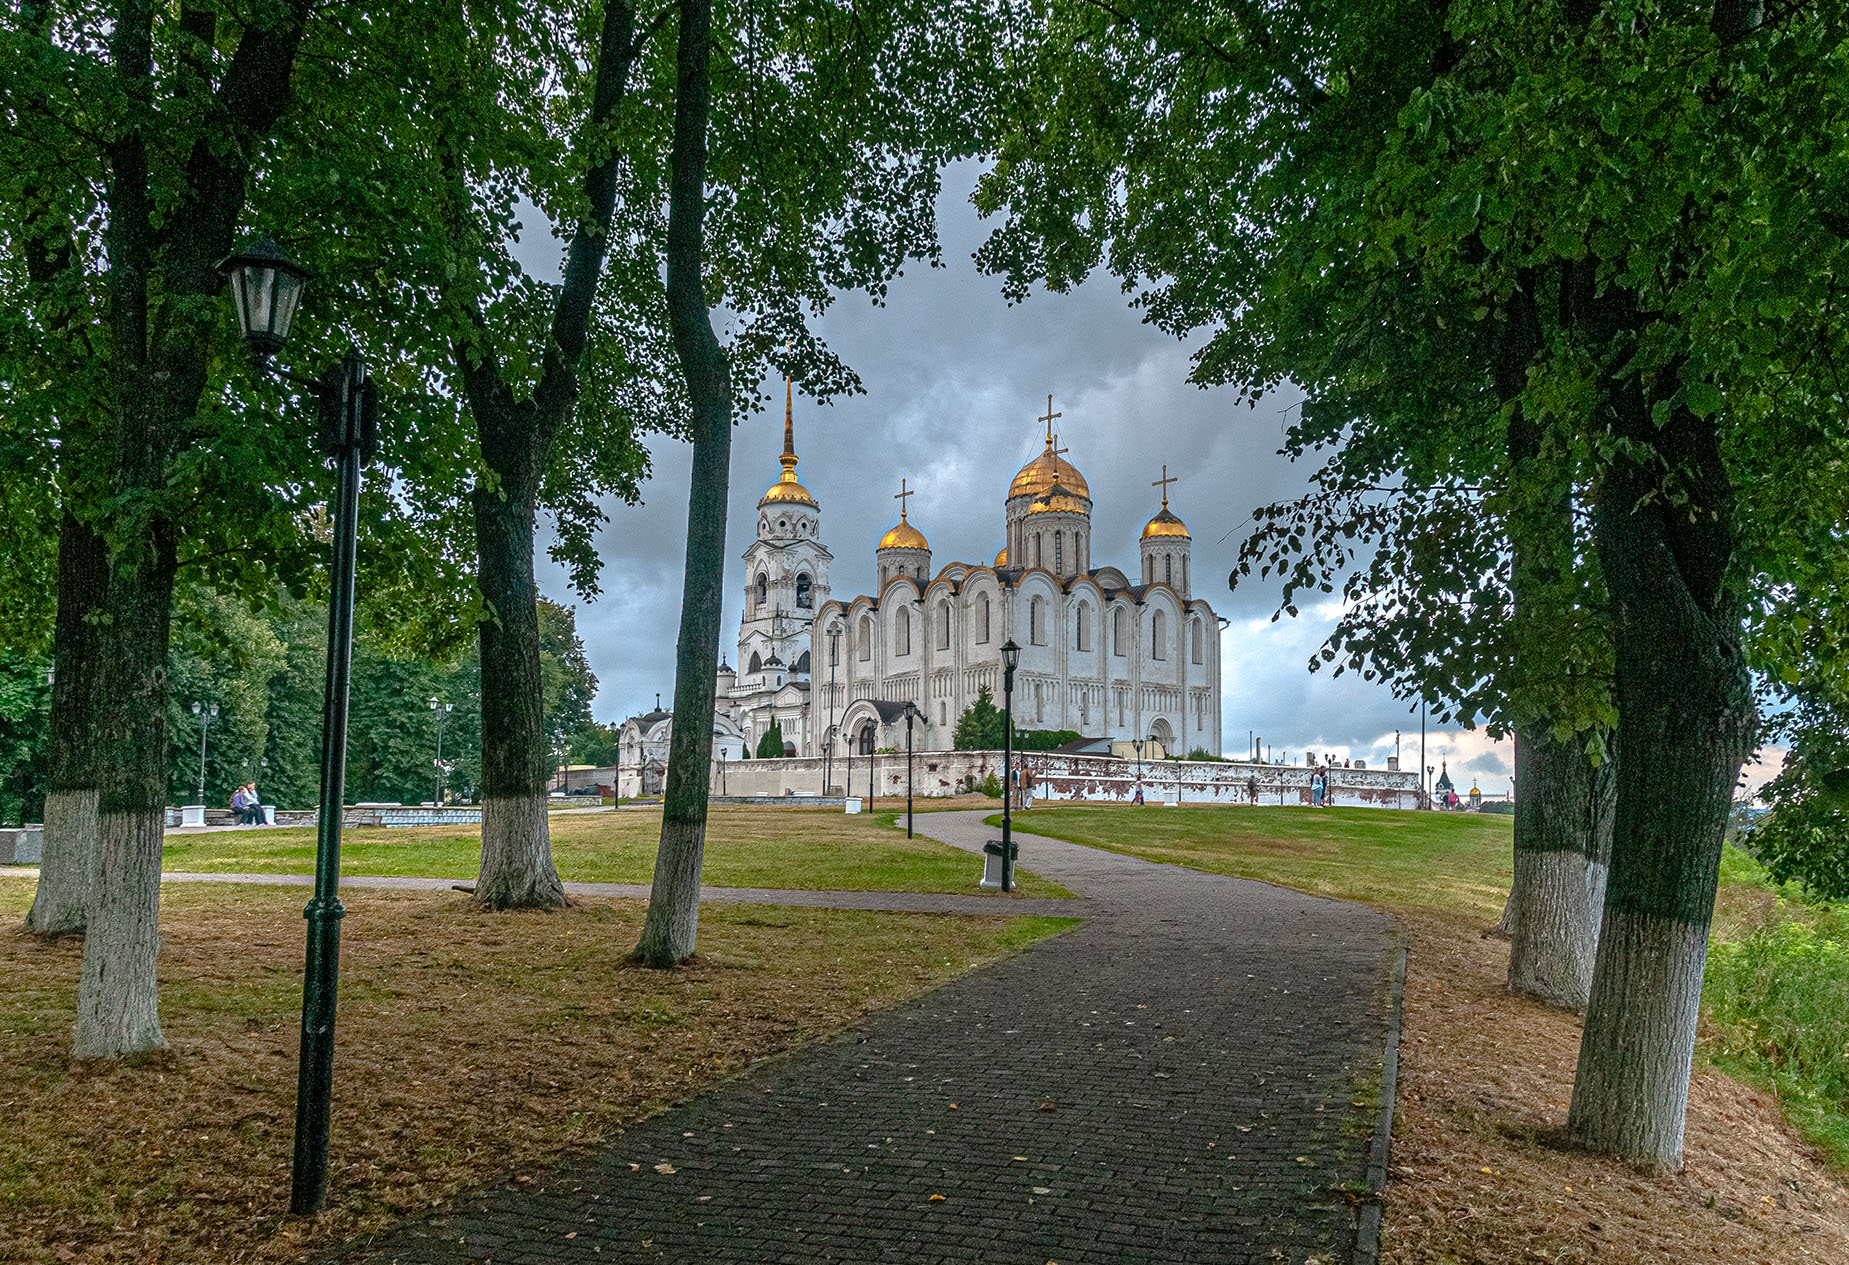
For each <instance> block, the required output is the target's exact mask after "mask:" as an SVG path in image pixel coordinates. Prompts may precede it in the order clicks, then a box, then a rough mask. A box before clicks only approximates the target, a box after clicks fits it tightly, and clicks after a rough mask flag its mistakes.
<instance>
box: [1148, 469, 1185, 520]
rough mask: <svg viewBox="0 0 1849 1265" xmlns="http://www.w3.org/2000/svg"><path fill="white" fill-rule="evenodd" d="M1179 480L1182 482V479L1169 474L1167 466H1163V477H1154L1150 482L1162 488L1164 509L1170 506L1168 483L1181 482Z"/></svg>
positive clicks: (1155, 486)
mask: <svg viewBox="0 0 1849 1265" xmlns="http://www.w3.org/2000/svg"><path fill="white" fill-rule="evenodd" d="M1179 482H1181V480H1180V479H1178V478H1173V477H1171V476H1170V475H1169V472H1168V467H1167V466H1163V467H1162V477H1161V478H1160V479H1154V480H1151V481H1150V484H1149V486H1150V487H1152V488H1161V489H1162V508H1163V509H1167V508H1168V485H1169V484H1171V483H1179ZM1145 504H1147V502H1145Z"/></svg>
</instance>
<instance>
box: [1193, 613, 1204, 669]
mask: <svg viewBox="0 0 1849 1265" xmlns="http://www.w3.org/2000/svg"><path fill="white" fill-rule="evenodd" d="M1193 622H1194V627H1193V629H1192V630H1191V633H1190V636H1191V638H1192V640H1193V642H1194V661H1195V662H1196V663H1203V662H1205V660H1204V659H1203V658H1202V657H1201V656H1202V654H1203V653H1204V650H1203V647H1202V644H1201V643H1202V642H1203V641H1204V640H1205V638H1203V637H1202V635H1201V621H1200V620H1198V619H1197V620H1195V621H1193Z"/></svg>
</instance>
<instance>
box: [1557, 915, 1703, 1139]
mask: <svg viewBox="0 0 1849 1265" xmlns="http://www.w3.org/2000/svg"><path fill="white" fill-rule="evenodd" d="M1707 960H1708V933H1707V928H1706V926H1704V925H1699V924H1695V923H1691V922H1683V921H1679V920H1675V919H1669V918H1662V917H1656V916H1652V915H1648V914H1641V913H1632V912H1627V911H1623V910H1608V911H1607V912H1606V915H1605V924H1604V929H1603V931H1602V933H1601V934H1600V936H1599V953H1598V974H1599V981H1600V986H1601V987H1602V988H1609V989H1611V990H1612V991H1613V992H1614V993H1615V994H1616V995H1619V996H1622V997H1624V998H1625V999H1626V1001H1627V1002H1628V1003H1629V1004H1627V1005H1626V1006H1623V1007H1617V1006H1602V1007H1599V1008H1596V1009H1594V1010H1592V1011H1591V1012H1589V1013H1588V1015H1587V1019H1586V1032H1585V1037H1584V1039H1583V1040H1582V1041H1581V1043H1580V1050H1579V1069H1578V1072H1577V1073H1576V1075H1575V1077H1574V1081H1573V1105H1572V1108H1571V1111H1570V1112H1569V1115H1568V1121H1567V1128H1568V1130H1569V1132H1570V1133H1571V1134H1572V1135H1573V1136H1574V1137H1575V1138H1577V1139H1578V1140H1580V1141H1581V1142H1583V1143H1586V1144H1587V1145H1589V1146H1592V1147H1593V1148H1594V1149H1596V1150H1600V1151H1605V1152H1608V1153H1610V1154H1613V1155H1617V1156H1619V1157H1620V1158H1622V1159H1626V1160H1629V1161H1630V1162H1632V1163H1634V1164H1639V1165H1642V1166H1643V1167H1645V1168H1648V1169H1651V1170H1660V1169H1665V1168H1666V1169H1670V1170H1672V1171H1673V1170H1676V1169H1679V1168H1681V1167H1682V1129H1683V1124H1684V1121H1685V1118H1686V1116H1687V1114H1688V1086H1689V1065H1690V1062H1691V1060H1692V1057H1693V1053H1694V1049H1695V1023H1696V1020H1697V1018H1698V1017H1699V1016H1700V1014H1701V979H1702V971H1703V969H1704V968H1705V967H1706V965H1707ZM1640 1106H1643V1107H1647V1108H1648V1110H1639V1108H1640Z"/></svg>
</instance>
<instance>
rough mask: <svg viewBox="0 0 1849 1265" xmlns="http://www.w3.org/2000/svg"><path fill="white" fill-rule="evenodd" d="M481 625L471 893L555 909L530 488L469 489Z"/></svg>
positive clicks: (488, 902) (559, 892) (560, 890)
mask: <svg viewBox="0 0 1849 1265" xmlns="http://www.w3.org/2000/svg"><path fill="white" fill-rule="evenodd" d="M474 502H475V541H476V548H477V550H478V555H479V558H480V577H479V583H480V584H481V588H482V596H483V597H485V598H486V599H487V602H488V608H489V610H488V618H487V619H486V620H484V621H483V622H482V625H481V682H482V694H481V698H482V782H481V785H482V864H481V877H480V878H479V879H478V880H477V881H476V884H475V900H476V902H477V903H478V904H481V905H483V906H485V907H487V908H489V909H557V908H560V907H561V906H563V905H564V904H565V903H566V902H565V887H564V885H563V884H562V883H560V882H559V874H558V870H557V868H556V867H555V866H554V865H553V863H552V839H551V834H550V832H549V830H548V827H547V822H546V760H545V753H546V752H547V751H548V750H550V749H551V747H550V744H549V743H548V742H547V741H546V735H545V733H544V732H543V730H544V720H543V717H542V714H541V688H540V676H539V613H538V609H537V601H538V590H537V589H536V588H535V586H534V583H533V499H532V492H531V489H529V488H520V487H510V486H508V484H507V483H505V482H503V483H502V484H501V486H500V489H499V491H491V490H489V489H486V488H479V487H478V488H477V489H476V490H475V497H474Z"/></svg>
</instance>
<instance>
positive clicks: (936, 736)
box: [714, 382, 1220, 756]
mask: <svg viewBox="0 0 1849 1265" xmlns="http://www.w3.org/2000/svg"><path fill="white" fill-rule="evenodd" d="M784 391H785V397H784V421H783V455H782V457H781V458H780V459H779V460H780V462H781V464H782V467H783V471H782V474H781V475H780V476H779V477H778V479H777V481H776V482H775V483H773V484H771V485H770V487H769V489H768V490H767V491H766V492H765V493H764V495H763V497H762V498H760V499H759V501H758V510H757V513H758V518H757V532H756V538H755V539H754V540H753V541H752V543H751V545H750V547H749V548H747V549H746V550H745V554H744V561H745V608H744V616H743V618H742V619H741V621H740V623H739V630H738V658H737V668H736V669H734V668H732V667H731V666H730V665H721V667H720V674H719V682H718V708H719V714H718V716H717V717H716V718H715V726H714V729H715V736H716V738H717V737H718V735H719V733H720V731H725V732H726V733H727V734H728V735H736V736H737V737H736V739H734V740H735V741H736V740H738V739H742V746H743V748H744V750H745V751H746V752H754V751H755V750H756V746H757V744H758V742H759V741H760V740H761V738H762V736H763V735H764V734H765V733H766V732H768V731H769V729H770V727H771V724H772V722H773V721H774V722H775V723H776V725H777V727H778V729H779V730H780V731H781V733H782V735H783V744H784V753H785V754H786V755H792V756H818V755H822V754H823V753H824V752H832V753H833V754H834V755H836V756H841V755H846V754H849V753H854V754H862V753H868V752H873V751H879V750H888V749H903V747H904V745H905V716H906V714H907V713H908V712H911V713H912V715H913V735H912V742H913V746H914V748H915V749H917V750H920V751H934V750H947V749H949V748H950V747H951V745H952V741H951V735H952V732H953V731H954V729H955V727H956V723H957V718H958V717H959V716H961V715H962V713H963V711H964V710H965V709H966V708H968V707H969V705H970V704H971V703H973V702H975V701H976V696H977V693H978V692H979V691H980V690H981V689H982V688H983V687H985V686H986V687H987V688H988V690H989V691H990V693H991V694H992V695H993V696H994V699H995V703H996V705H997V706H998V707H999V706H1000V705H1001V701H1002V667H1001V647H1002V644H1003V643H1004V642H1006V641H1008V640H1009V639H1011V638H1012V639H1013V640H1014V641H1015V642H1016V643H1018V644H1019V645H1020V647H1021V658H1020V666H1019V668H1018V669H1017V671H1016V673H1015V681H1014V714H1015V723H1016V725H1017V726H1018V727H1020V728H1022V729H1063V730H1073V731H1076V732H1077V733H1078V734H1080V735H1081V736H1082V737H1081V741H1082V742H1083V743H1084V749H1087V750H1094V749H1095V750H1098V751H1104V750H1107V749H1108V747H1109V744H1110V743H1112V742H1121V741H1129V740H1132V739H1137V738H1148V737H1153V738H1155V739H1156V740H1157V741H1158V742H1159V743H1161V745H1162V748H1163V750H1164V752H1165V753H1173V754H1178V755H1186V754H1188V753H1189V752H1192V751H1205V752H1206V753H1207V754H1209V755H1216V756H1217V755H1219V754H1220V636H1219V621H1218V619H1217V617H1216V616H1215V615H1214V613H1213V608H1212V607H1211V606H1209V605H1208V604H1207V603H1206V602H1205V601H1203V600H1201V599H1199V598H1195V597H1193V596H1192V595H1191V593H1192V587H1191V576H1190V574H1189V564H1190V556H1189V555H1190V552H1191V546H1192V544H1193V541H1192V539H1191V538H1190V536H1189V535H1188V528H1187V525H1186V524H1185V523H1183V522H1182V520H1181V519H1180V518H1179V517H1178V516H1177V515H1176V514H1175V513H1174V512H1173V511H1172V510H1171V509H1169V504H1168V502H1169V498H1168V485H1169V484H1171V483H1174V482H1175V480H1174V479H1171V478H1169V477H1168V472H1167V470H1166V469H1164V471H1163V477H1162V478H1161V479H1159V480H1156V481H1155V484H1154V486H1159V487H1161V488H1162V507H1161V509H1160V510H1158V511H1157V512H1156V514H1155V516H1154V517H1152V518H1151V519H1150V520H1149V522H1148V524H1147V525H1146V526H1145V527H1144V528H1143V532H1142V539H1141V541H1140V542H1139V545H1138V560H1137V567H1136V574H1135V578H1134V579H1132V578H1131V576H1129V575H1127V574H1126V573H1125V572H1123V571H1121V570H1119V569H1118V568H1117V567H1114V566H1110V565H1108V564H1106V565H1099V564H1098V563H1097V562H1096V561H1094V559H1093V555H1092V538H1091V510H1092V502H1091V490H1090V488H1089V487H1088V486H1087V485H1086V482H1085V476H1084V475H1082V474H1080V473H1079V470H1078V468H1077V467H1076V466H1074V465H1073V464H1072V463H1071V462H1070V461H1068V460H1066V449H1064V448H1061V447H1060V446H1059V442H1058V437H1057V436H1056V435H1055V434H1054V431H1053V429H1052V426H1053V421H1054V419H1055V418H1057V417H1058V416H1059V415H1058V414H1056V413H1054V412H1053V410H1052V402H1051V400H1049V401H1048V404H1047V415H1046V416H1045V417H1044V418H1042V419H1040V420H1041V421H1043V422H1045V423H1046V426H1047V433H1046V447H1045V449H1044V451H1042V452H1041V453H1040V454H1039V455H1037V456H1036V457H1034V459H1033V460H1031V461H1029V462H1028V463H1027V464H1026V465H1025V466H1022V467H1021V469H1020V471H1019V472H1018V473H1017V474H1016V475H1015V476H1014V480H1013V482H1011V483H1010V484H1009V486H1008V492H1007V496H1006V497H1005V498H1004V500H1003V515H1002V528H1003V536H1002V548H1001V550H1000V552H998V553H997V554H996V555H995V560H994V561H993V562H992V563H990V564H988V565H986V566H984V565H972V564H970V563H964V562H951V563H947V564H945V565H944V566H942V567H940V568H939V569H938V570H936V571H935V572H934V571H933V570H932V563H931V545H930V542H929V541H928V540H927V539H926V538H925V534H924V533H923V532H922V531H920V530H919V529H918V527H917V526H916V525H914V524H913V523H912V522H911V521H910V512H909V510H908V509H907V508H906V501H907V498H908V497H909V496H910V495H911V493H910V492H909V490H908V489H907V488H906V487H905V486H904V485H903V484H901V487H900V491H899V495H898V497H897V498H896V499H897V500H898V501H899V503H900V511H899V521H898V522H897V523H895V524H893V526H892V527H891V529H889V530H888V531H887V532H886V534H885V535H883V536H881V537H880V539H879V543H878V544H877V545H876V546H875V549H874V559H875V572H876V574H877V576H878V580H877V584H876V586H875V589H876V591H875V592H874V593H871V594H862V595H859V596H856V597H852V598H849V599H847V600H837V599H835V598H833V597H832V596H831V595H830V588H829V564H830V563H831V562H832V561H833V560H834V555H833V554H831V553H830V552H829V551H828V548H827V547H826V546H825V545H824V544H823V543H822V528H821V507H820V506H819V505H818V504H817V503H816V499H815V497H814V496H813V495H812V494H811V493H810V492H809V490H808V489H807V488H805V487H804V486H803V485H802V483H801V482H800V481H799V480H798V479H797V477H796V467H797V456H796V443H795V426H794V415H793V414H794V410H793V400H792V398H791V394H790V387H789V384H788V383H787V382H786V383H785V388H784ZM914 708H915V709H916V710H915V711H914V710H913V709H914Z"/></svg>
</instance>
